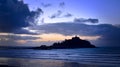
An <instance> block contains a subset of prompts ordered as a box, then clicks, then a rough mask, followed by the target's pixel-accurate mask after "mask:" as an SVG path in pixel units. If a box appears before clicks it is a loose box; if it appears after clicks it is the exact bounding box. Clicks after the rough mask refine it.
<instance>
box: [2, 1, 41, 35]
mask: <svg viewBox="0 0 120 67" xmlns="http://www.w3.org/2000/svg"><path fill="white" fill-rule="evenodd" d="M41 13H42V10H41V9H37V10H36V11H30V10H29V8H28V6H27V4H24V3H23V1H18V0H0V32H8V33H9V32H12V33H15V32H14V30H15V29H18V30H21V28H23V27H28V26H30V24H31V23H29V22H30V21H31V22H32V23H33V22H34V21H35V19H36V18H37V17H38V16H39V15H40V14H41Z"/></svg>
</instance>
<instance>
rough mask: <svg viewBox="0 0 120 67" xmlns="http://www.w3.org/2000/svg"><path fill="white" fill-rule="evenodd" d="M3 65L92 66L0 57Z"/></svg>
mask: <svg viewBox="0 0 120 67" xmlns="http://www.w3.org/2000/svg"><path fill="white" fill-rule="evenodd" d="M3 65H4V67H93V65H85V64H79V63H75V62H66V61H61V60H44V59H20V58H0V67H1V66H2V67H3ZM6 65H7V66H6ZM94 67H97V66H94Z"/></svg>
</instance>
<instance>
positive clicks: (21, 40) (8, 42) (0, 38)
mask: <svg viewBox="0 0 120 67" xmlns="http://www.w3.org/2000/svg"><path fill="white" fill-rule="evenodd" d="M36 39H40V37H34V36H30V35H29V36H28V35H23V34H9V35H8V34H5V33H4V34H2V35H0V45H1V46H21V44H24V45H23V46H25V45H28V44H27V43H28V42H31V41H32V40H36Z"/></svg>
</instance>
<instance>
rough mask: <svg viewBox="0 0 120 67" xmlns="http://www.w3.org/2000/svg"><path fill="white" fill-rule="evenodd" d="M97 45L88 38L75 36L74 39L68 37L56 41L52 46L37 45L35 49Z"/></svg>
mask: <svg viewBox="0 0 120 67" xmlns="http://www.w3.org/2000/svg"><path fill="white" fill-rule="evenodd" d="M95 47H96V46H94V45H92V44H91V43H90V42H89V41H87V40H82V39H80V38H79V37H77V36H75V37H72V39H66V40H64V41H62V42H58V43H54V44H53V45H51V46H46V45H42V46H40V47H35V48H34V49H73V48H95Z"/></svg>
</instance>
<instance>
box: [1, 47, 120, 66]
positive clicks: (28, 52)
mask: <svg viewBox="0 0 120 67" xmlns="http://www.w3.org/2000/svg"><path fill="white" fill-rule="evenodd" d="M0 58H22V59H26V58H27V59H42V60H43V59H49V60H63V61H71V62H77V63H82V64H96V65H112V66H115V67H120V48H119V47H117V48H111V47H109V48H108V47H107V48H106V47H104V48H103V47H100V48H80V49H52V50H34V49H0ZM0 61H1V60H0ZM8 62H9V61H8ZM6 63H7V62H6Z"/></svg>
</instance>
